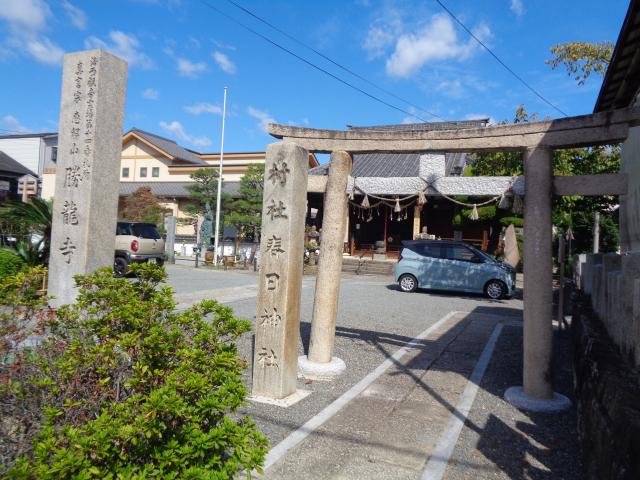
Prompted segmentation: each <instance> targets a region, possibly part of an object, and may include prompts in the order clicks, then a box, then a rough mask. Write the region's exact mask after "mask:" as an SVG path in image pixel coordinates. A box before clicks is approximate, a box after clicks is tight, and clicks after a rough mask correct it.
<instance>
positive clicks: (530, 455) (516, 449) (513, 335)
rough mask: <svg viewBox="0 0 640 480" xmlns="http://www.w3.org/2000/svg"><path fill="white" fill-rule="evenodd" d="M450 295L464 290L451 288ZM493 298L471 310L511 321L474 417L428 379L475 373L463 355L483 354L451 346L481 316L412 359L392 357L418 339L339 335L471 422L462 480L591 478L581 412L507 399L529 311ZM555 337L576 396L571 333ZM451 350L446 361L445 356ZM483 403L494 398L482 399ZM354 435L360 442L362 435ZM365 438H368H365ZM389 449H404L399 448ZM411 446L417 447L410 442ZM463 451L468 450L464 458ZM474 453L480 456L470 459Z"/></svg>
mask: <svg viewBox="0 0 640 480" xmlns="http://www.w3.org/2000/svg"><path fill="white" fill-rule="evenodd" d="M388 288H391V286H390V287H388ZM445 295H447V296H448V295H459V294H452V293H448V292H447V293H446V294H445ZM487 303H488V304H487V305H482V306H478V307H476V308H475V309H474V310H473V311H472V312H471V315H474V314H481V315H483V316H486V315H490V316H492V317H494V318H495V317H499V319H504V322H505V324H504V327H503V330H502V334H501V335H500V337H499V339H498V342H497V344H496V348H495V351H494V352H493V355H492V358H491V361H490V364H489V366H488V368H487V370H486V373H485V376H484V378H483V380H482V382H481V385H480V389H479V391H478V395H477V397H476V400H475V403H474V408H473V409H472V411H471V412H470V415H469V416H468V418H466V419H464V417H463V416H462V414H461V413H460V412H459V411H458V410H457V408H456V405H455V404H452V403H450V402H449V401H447V400H446V399H445V398H443V396H442V395H440V394H439V393H438V391H436V390H435V389H434V388H432V387H431V386H430V385H429V384H427V383H426V382H425V380H424V379H425V378H426V377H425V375H426V373H427V372H428V371H429V370H434V371H445V372H447V373H451V374H458V375H462V376H464V377H465V378H468V377H469V375H470V373H471V371H470V368H469V362H468V361H466V364H465V361H461V359H463V360H464V356H465V355H466V357H467V358H466V360H468V358H469V355H474V357H473V360H472V362H473V364H475V361H476V359H477V356H475V355H479V353H477V352H476V353H474V352H471V353H469V352H465V351H464V350H463V349H461V348H460V347H456V348H455V349H452V350H451V351H449V350H448V348H449V347H450V346H451V345H452V344H453V342H455V341H456V339H458V337H459V336H460V335H461V334H462V333H463V332H464V331H465V329H466V328H467V327H468V326H470V325H473V323H474V320H469V321H462V322H460V323H458V324H457V325H456V326H455V327H453V328H451V329H449V330H448V331H447V332H445V333H444V334H442V336H441V337H439V338H438V339H437V340H420V341H416V342H415V343H412V346H414V347H415V348H417V349H419V350H420V351H419V352H418V353H417V354H416V355H414V356H413V358H411V359H410V360H409V361H408V362H407V363H404V364H403V363H402V362H401V361H397V360H395V359H393V357H392V355H393V353H394V352H395V351H396V350H397V348H398V347H402V346H405V345H406V344H407V343H408V342H411V341H413V339H412V338H409V337H407V336H404V335H398V334H394V333H387V332H380V331H374V330H364V329H356V328H348V327H342V326H338V327H337V328H336V335H337V336H338V337H344V338H352V339H357V340H360V341H362V342H366V343H368V344H370V345H373V346H374V347H375V348H376V349H378V350H379V351H380V352H381V353H382V354H383V355H384V356H385V357H386V358H387V359H391V361H392V362H393V365H394V367H395V369H393V370H391V371H390V372H391V373H390V375H395V376H408V377H410V378H411V379H412V380H413V382H414V384H415V387H414V388H419V389H422V390H424V391H425V392H427V393H428V394H429V397H430V398H431V399H433V400H434V401H436V402H438V403H439V404H440V405H442V406H443V407H445V408H446V409H447V410H448V411H449V412H451V414H452V415H454V416H457V417H458V418H459V419H461V420H463V421H464V422H465V428H464V430H463V433H462V435H461V437H460V439H459V441H458V444H457V446H456V451H455V452H456V453H454V455H453V457H452V459H451V462H450V464H449V470H451V469H453V470H456V472H457V473H456V474H453V472H452V475H453V477H452V478H458V477H457V476H456V475H462V477H460V478H472V477H477V478H486V477H485V476H484V475H483V473H486V472H488V471H492V472H494V474H493V475H492V478H494V477H496V475H497V477H496V478H510V479H525V478H526V479H541V480H552V479H559V478H563V479H576V480H577V479H580V478H583V476H582V470H581V464H580V459H579V450H578V445H577V431H576V415H575V409H573V408H572V409H571V410H569V411H567V412H563V413H558V414H537V413H530V412H518V411H517V410H516V409H515V408H514V407H512V406H511V405H509V404H507V403H506V402H504V401H502V397H503V394H504V391H505V390H506V388H508V387H510V386H514V385H522V329H521V328H520V327H518V326H514V324H513V321H514V320H515V321H521V318H522V311H521V310H519V309H516V308H508V307H502V306H495V307H494V306H491V304H489V301H487ZM498 321H499V320H498ZM310 330H311V325H310V324H309V323H301V338H302V342H303V345H304V348H305V351H308V346H309V335H310ZM554 335H555V338H554V342H555V345H554V346H555V351H554V363H553V375H554V387H555V390H556V391H558V392H560V393H563V394H565V395H567V396H569V397H570V398H571V396H572V368H571V358H572V356H571V343H570V339H569V338H568V333H567V332H562V331H556V332H555V334H554ZM486 341H487V338H485V337H482V339H481V342H479V343H478V342H476V345H479V348H480V349H481V348H483V347H484V344H485V343H486ZM461 345H462V347H463V348H464V346H465V343H464V342H462V343H461ZM467 345H469V344H467ZM476 348H478V347H476ZM434 352H435V353H434ZM445 355H446V358H444V356H445ZM456 356H458V357H457V358H458V360H456ZM392 368H393V367H392ZM486 394H490V395H486ZM483 397H484V398H483ZM482 402H488V403H485V404H482ZM266 420H268V419H266ZM292 428H295V426H292ZM342 434H344V432H342ZM342 434H339V433H337V432H331V431H328V430H326V429H325V430H324V432H323V433H322V435H324V436H329V437H331V436H334V437H335V438H336V439H337V438H341V437H343V438H346V439H349V436H348V435H342ZM470 439H471V440H470ZM351 440H353V441H358V439H357V438H355V439H351ZM359 441H361V442H362V440H361V439H360V440H359ZM368 442H371V445H376V442H375V440H373V439H367V441H365V442H364V443H367V444H369V443H368ZM378 443H380V442H378ZM384 446H385V447H387V448H395V449H397V448H398V447H397V446H391V445H384ZM406 449H407V450H408V451H412V450H413V449H411V448H410V447H406ZM459 450H461V453H460V454H458V455H457V453H458V452H459ZM401 451H402V449H400V450H398V452H401ZM462 451H464V452H462ZM469 458H472V459H473V461H469ZM425 460H426V459H425ZM449 470H448V471H449ZM498 471H499V472H498Z"/></svg>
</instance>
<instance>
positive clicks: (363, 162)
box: [309, 153, 466, 178]
mask: <svg viewBox="0 0 640 480" xmlns="http://www.w3.org/2000/svg"><path fill="white" fill-rule="evenodd" d="M420 155H421V154H420V153H356V154H354V155H353V169H352V171H351V176H353V177H356V178H357V177H382V178H389V177H417V176H418V175H419V174H420ZM465 161H466V159H465V155H464V154H463V153H446V154H445V163H446V173H447V175H449V174H450V173H451V171H452V169H453V167H454V166H455V165H458V164H460V163H461V162H462V164H464V163H465ZM328 171H329V164H325V165H320V166H319V167H315V168H312V169H311V170H309V174H310V175H327V173H328Z"/></svg>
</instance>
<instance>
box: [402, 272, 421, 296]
mask: <svg viewBox="0 0 640 480" xmlns="http://www.w3.org/2000/svg"><path fill="white" fill-rule="evenodd" d="M398 285H400V290H402V291H403V292H415V291H416V290H417V289H418V279H417V278H416V277H414V276H413V275H411V274H410V273H405V274H403V275H400V278H399V279H398Z"/></svg>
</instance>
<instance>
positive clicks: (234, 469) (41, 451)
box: [0, 264, 267, 480]
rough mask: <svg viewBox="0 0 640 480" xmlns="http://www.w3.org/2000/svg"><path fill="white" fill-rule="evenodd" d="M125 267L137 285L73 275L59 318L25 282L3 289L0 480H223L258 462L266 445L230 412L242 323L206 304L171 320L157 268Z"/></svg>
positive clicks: (238, 400)
mask: <svg viewBox="0 0 640 480" xmlns="http://www.w3.org/2000/svg"><path fill="white" fill-rule="evenodd" d="M131 268H132V270H134V271H135V274H136V280H134V281H130V280H127V279H123V278H114V277H113V272H112V270H111V269H110V268H105V269H102V270H99V271H97V272H95V273H93V274H91V275H86V276H77V277H76V283H77V286H78V287H79V295H78V299H77V301H76V303H75V304H73V305H68V306H64V307H62V308H60V309H59V310H58V312H56V313H54V312H52V311H50V310H48V309H46V307H45V305H44V303H46V302H44V303H42V300H41V299H38V297H37V295H36V294H35V292H34V291H33V286H32V285H33V281H32V280H31V277H33V275H34V274H33V273H27V274H24V275H23V277H16V279H14V280H11V281H10V282H8V283H4V284H2V285H0V300H1V301H2V303H3V305H4V307H3V309H2V312H6V313H7V315H3V316H2V317H0V319H1V320H2V323H0V326H1V327H2V329H0V333H2V335H3V337H2V339H1V340H2V341H1V342H0V346H2V347H4V348H5V350H3V351H2V353H3V356H2V360H3V361H2V362H0V377H1V378H2V380H3V381H2V382H0V406H2V412H1V413H2V418H3V421H2V422H0V428H2V429H4V431H2V432H0V433H2V435H0V452H2V458H1V460H0V477H2V478H22V479H47V478H56V479H71V478H83V479H94V478H95V479H113V480H115V479H117V478H123V479H124V478H128V479H134V478H136V479H142V478H156V479H178V478H185V479H205V478H206V479H231V478H234V477H235V476H236V475H237V473H238V472H239V471H240V470H245V469H246V471H247V472H251V470H252V469H254V468H259V466H260V465H261V463H262V462H263V458H264V455H265V454H266V446H267V440H266V438H265V437H264V436H263V435H262V434H261V433H259V432H258V431H257V430H256V429H255V425H254V424H253V422H252V421H251V419H250V418H249V417H246V416H244V415H242V414H241V413H240V412H239V411H238V409H239V408H240V406H241V405H242V404H243V401H244V399H245V397H246V394H247V390H246V387H245V386H244V384H243V382H242V375H241V373H242V371H243V370H244V369H245V368H246V366H247V363H246V361H244V360H242V359H240V358H239V356H238V352H237V348H236V341H237V340H238V338H239V337H240V336H241V335H242V334H244V333H246V332H248V331H249V330H250V327H251V325H250V323H249V322H248V321H247V320H242V319H239V318H236V317H235V316H234V315H233V311H232V310H231V309H230V308H229V307H223V306H221V305H220V304H219V303H217V302H215V301H213V300H206V301H203V302H201V303H199V304H197V305H195V306H193V307H192V308H190V309H188V310H185V311H180V312H178V311H176V310H175V306H176V305H175V302H174V301H173V299H172V292H171V289H170V288H169V287H166V286H165V287H161V286H160V283H161V282H163V281H164V279H165V278H166V273H165V272H164V270H163V269H162V268H160V267H157V266H155V265H149V264H135V265H132V267H131ZM30 276H31V277H30ZM24 285H27V288H25V287H24ZM29 285H31V286H29ZM39 302H41V303H39ZM12 312H13V314H12ZM44 332H47V335H46V336H45V337H44V339H43V340H42V341H41V342H40V343H39V344H37V345H36V346H34V347H32V348H30V349H25V348H19V347H18V346H19V345H20V344H21V342H23V341H24V339H25V338H29V337H31V336H32V335H33V334H40V335H41V334H42V333H44Z"/></svg>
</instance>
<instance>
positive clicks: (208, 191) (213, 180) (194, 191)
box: [179, 168, 232, 231]
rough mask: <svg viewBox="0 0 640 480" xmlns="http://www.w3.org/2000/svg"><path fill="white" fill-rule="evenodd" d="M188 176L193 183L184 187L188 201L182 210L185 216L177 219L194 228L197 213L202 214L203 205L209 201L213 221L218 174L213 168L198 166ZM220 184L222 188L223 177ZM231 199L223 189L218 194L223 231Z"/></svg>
mask: <svg viewBox="0 0 640 480" xmlns="http://www.w3.org/2000/svg"><path fill="white" fill-rule="evenodd" d="M190 177H191V180H193V181H194V183H193V184H191V185H187V187H186V188H187V190H189V203H188V204H187V205H186V206H185V208H184V212H185V213H186V214H187V216H186V217H183V218H180V219H179V220H180V223H182V224H187V225H193V226H194V229H195V227H196V224H197V218H198V215H201V214H204V211H205V205H206V204H207V203H209V206H210V207H211V208H212V210H213V215H214V217H213V219H214V222H215V215H216V203H217V198H218V177H219V175H218V171H217V170H214V169H213V168H200V169H198V170H196V171H195V172H193V173H192V174H191V175H190ZM221 186H222V188H223V189H224V179H222V184H221ZM231 199H232V198H231V195H229V194H228V193H225V192H224V191H223V192H222V194H221V196H220V229H221V231H224V225H225V214H226V211H227V208H228V204H229V202H231Z"/></svg>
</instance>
